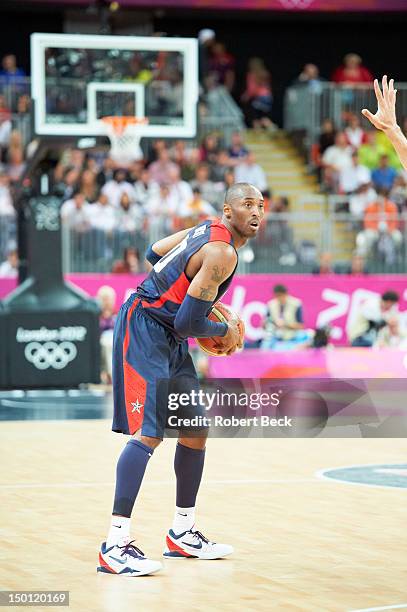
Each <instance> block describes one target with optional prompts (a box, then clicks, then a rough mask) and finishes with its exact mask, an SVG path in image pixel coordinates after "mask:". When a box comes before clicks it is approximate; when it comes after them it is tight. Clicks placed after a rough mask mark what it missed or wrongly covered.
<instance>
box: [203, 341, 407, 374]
mask: <svg viewBox="0 0 407 612" xmlns="http://www.w3.org/2000/svg"><path fill="white" fill-rule="evenodd" d="M406 374H407V352H406V351H397V350H394V349H381V350H380V351H378V350H376V349H370V348H335V349H308V350H306V351H291V352H281V353H273V352H272V351H261V350H246V351H244V352H242V353H235V354H234V355H231V356H230V357H210V358H209V376H210V377H213V378H247V377H248V376H249V377H250V378H405V377H406Z"/></svg>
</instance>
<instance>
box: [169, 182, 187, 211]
mask: <svg viewBox="0 0 407 612" xmlns="http://www.w3.org/2000/svg"><path fill="white" fill-rule="evenodd" d="M169 189H170V195H171V196H172V198H173V200H174V201H175V202H176V211H175V212H176V213H177V212H178V210H181V209H182V208H183V207H184V206H185V205H186V204H187V203H188V202H190V201H191V200H192V195H193V194H192V189H191V185H190V184H189V183H187V182H186V181H176V182H174V183H172V184H171V185H170V186H169Z"/></svg>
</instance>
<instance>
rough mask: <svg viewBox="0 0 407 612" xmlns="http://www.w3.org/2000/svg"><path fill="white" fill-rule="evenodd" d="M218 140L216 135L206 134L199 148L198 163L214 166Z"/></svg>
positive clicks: (217, 152)
mask: <svg viewBox="0 0 407 612" xmlns="http://www.w3.org/2000/svg"><path fill="white" fill-rule="evenodd" d="M218 154H219V140H218V137H217V136H216V134H207V135H206V136H205V138H204V140H203V142H202V144H201V146H200V149H199V156H200V161H202V162H207V163H208V164H210V165H211V166H215V165H216V163H217V161H218Z"/></svg>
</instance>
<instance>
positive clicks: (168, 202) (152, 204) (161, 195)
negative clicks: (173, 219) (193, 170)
mask: <svg viewBox="0 0 407 612" xmlns="http://www.w3.org/2000/svg"><path fill="white" fill-rule="evenodd" d="M178 207H179V202H178V198H177V195H176V193H175V192H172V191H171V190H170V189H169V187H168V186H166V185H162V186H161V187H160V190H159V192H158V193H156V194H154V195H152V196H151V197H150V198H149V199H148V200H147V202H146V205H145V211H146V214H147V215H148V216H149V217H150V218H152V217H160V216H162V217H165V216H167V215H175V213H176V212H177V209H178Z"/></svg>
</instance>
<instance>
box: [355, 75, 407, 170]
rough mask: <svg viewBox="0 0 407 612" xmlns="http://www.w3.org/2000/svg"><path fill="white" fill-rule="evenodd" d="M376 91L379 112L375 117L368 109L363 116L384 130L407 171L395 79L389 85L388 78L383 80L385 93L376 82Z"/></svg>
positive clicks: (406, 150) (406, 157) (405, 143)
mask: <svg viewBox="0 0 407 612" xmlns="http://www.w3.org/2000/svg"><path fill="white" fill-rule="evenodd" d="M373 85H374V90H375V94H376V98H377V106H378V108H377V112H376V114H375V115H373V114H372V113H371V112H370V111H368V110H367V109H366V108H364V109H363V110H362V114H363V115H364V116H365V117H366V118H367V119H369V121H370V122H371V123H372V124H373V125H374V126H375V128H377V129H378V130H382V131H383V132H384V133H385V134H386V136H387V137H388V139H389V140H390V142H391V143H392V145H393V147H394V148H395V150H396V153H397V155H398V156H399V159H400V161H401V163H402V165H403V166H404V169H405V170H407V139H406V137H405V136H404V134H403V132H402V131H401V129H400V127H399V126H398V125H397V119H396V94H397V89H394V79H390V82H389V83H387V76H386V75H384V77H383V78H382V87H383V93H382V92H381V90H380V86H379V82H378V80H377V79H375V80H374V83H373Z"/></svg>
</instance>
